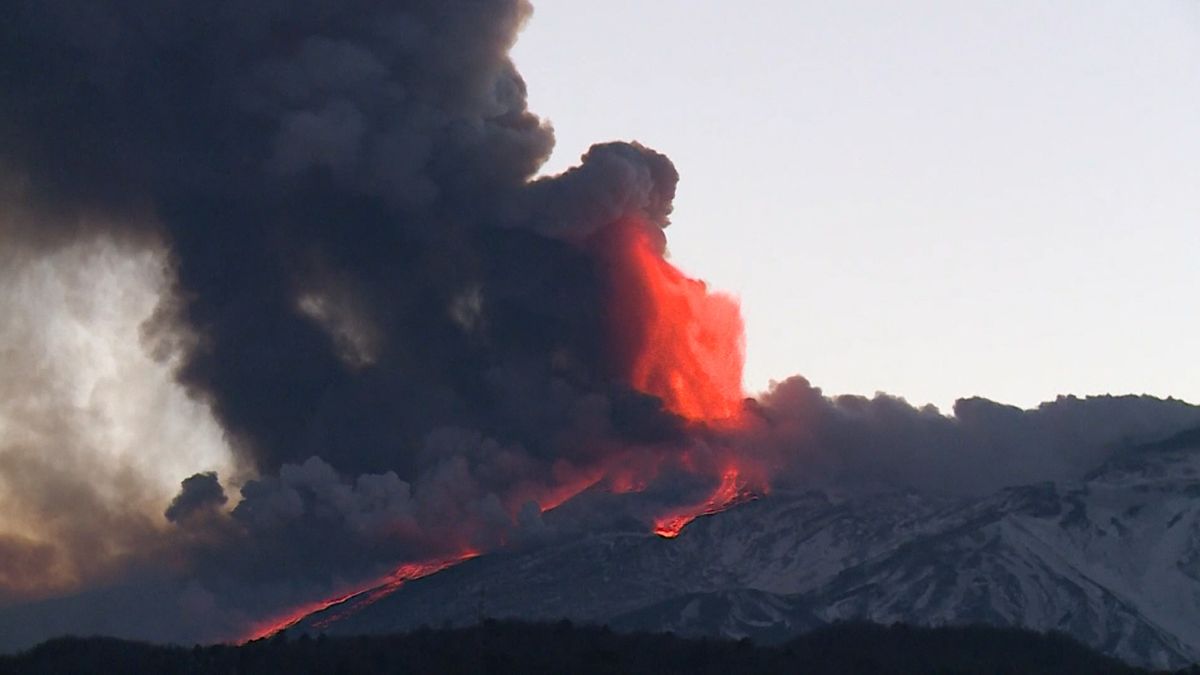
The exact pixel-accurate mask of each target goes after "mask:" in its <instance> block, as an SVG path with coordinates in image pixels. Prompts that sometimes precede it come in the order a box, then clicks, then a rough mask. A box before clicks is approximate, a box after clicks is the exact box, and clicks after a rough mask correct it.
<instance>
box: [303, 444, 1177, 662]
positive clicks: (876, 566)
mask: <svg viewBox="0 0 1200 675" xmlns="http://www.w3.org/2000/svg"><path fill="white" fill-rule="evenodd" d="M1197 497H1200V450H1198V449H1197V444H1196V443H1195V442H1194V439H1191V437H1189V436H1187V435H1182V436H1180V437H1177V438H1176V439H1173V440H1172V441H1170V442H1166V443H1162V444H1157V445H1152V446H1141V447H1136V448H1131V449H1129V450H1127V451H1125V452H1122V453H1118V454H1116V455H1114V456H1113V457H1112V458H1110V459H1109V461H1108V462H1107V463H1106V464H1105V465H1103V466H1101V467H1099V468H1098V469H1096V470H1095V471H1093V472H1092V473H1091V474H1089V475H1088V476H1087V477H1086V478H1084V479H1083V480H1081V481H1078V482H1074V483H1061V484H1054V483H1044V484H1038V485H1030V486H1024V487H1018V488H1010V489H1006V490H1002V491H1000V492H998V493H996V494H994V495H991V496H989V497H986V498H982V499H973V500H963V499H949V498H940V497H931V496H928V495H920V494H916V493H912V492H891V493H872V494H857V495H846V494H837V493H831V492H821V491H809V492H802V493H786V492H782V493H776V494H772V495H771V496H769V497H768V498H764V499H761V500H758V501H755V502H751V503H747V504H743V505H741V506H739V507H737V508H734V509H731V510H729V511H726V512H723V513H720V514H716V515H713V516H709V517H705V518H700V519H698V520H696V521H695V522H694V523H692V524H691V525H690V526H689V527H688V528H687V529H685V530H684V532H683V533H682V534H681V535H680V536H679V537H678V538H677V539H671V540H666V539H661V538H658V537H656V536H653V535H649V534H641V533H630V532H609V533H605V534H596V535H592V536H588V537H583V538H578V539H574V540H571V541H568V542H565V543H559V544H556V545H550V546H544V547H541V548H537V549H531V550H527V551H509V552H505V553H500V554H493V555H490V556H485V557H482V558H478V559H475V560H471V561H468V562H466V563H463V564H462V565H459V566H458V567H455V568H452V569H449V570H446V571H444V572H442V573H439V574H437V575H434V576H431V577H428V578H425V579H420V580H417V581H414V582H410V583H409V584H407V585H406V586H404V587H402V588H400V589H399V590H398V591H396V592H395V593H393V594H391V595H390V596H388V597H385V598H383V599H381V600H379V601H378V602H376V603H374V604H372V605H368V606H366V607H364V608H362V609H361V610H359V611H357V612H356V613H347V614H346V615H345V616H340V615H339V614H338V612H337V611H336V609H337V608H333V609H332V610H329V611H327V612H325V613H318V614H316V615H313V616H310V617H308V618H307V619H305V620H304V621H302V622H301V623H300V624H299V625H298V626H296V627H295V629H294V630H297V631H300V632H322V631H325V632H330V633H339V634H351V633H364V632H366V633H381V632H389V631H394V630H402V629H408V628H414V627H417V626H420V625H431V626H438V625H442V624H446V623H449V624H455V625H461V624H467V623H472V622H475V621H478V620H479V619H480V618H481V617H483V616H489V617H498V618H499V617H518V618H524V619H557V618H569V619H572V620H578V621H586V622H595V623H608V624H611V625H613V626H615V627H626V628H636V629H655V628H656V629H670V630H675V631H678V632H680V633H682V634H688V635H722V636H727V637H744V636H751V637H755V638H758V639H762V640H767V641H778V640H781V639H784V638H786V637H787V636H788V635H792V634H795V633H796V632H798V631H802V630H806V629H808V628H811V627H812V626H814V625H817V624H819V623H821V622H832V621H838V620H859V619H863V620H871V621H876V622H881V623H892V622H905V623H914V624H919V625H935V626H936V625H951V624H966V623H987V624H992V625H1000V626H1020V627H1027V628H1033V629H1038V630H1049V629H1054V630H1060V631H1063V632H1066V633H1068V634H1070V635H1072V636H1074V637H1076V638H1077V639H1079V640H1080V641H1082V642H1084V643H1085V644H1088V645H1091V646H1093V647H1095V648H1097V649H1099V650H1101V651H1103V652H1105V653H1107V654H1110V655H1113V656H1117V657H1119V658H1122V659H1125V660H1127V661H1130V662H1133V663H1139V664H1144V665H1150V666H1155V667H1178V666H1180V665H1183V664H1185V663H1189V662H1194V661H1196V660H1198V659H1200V499H1198V498H1197Z"/></svg>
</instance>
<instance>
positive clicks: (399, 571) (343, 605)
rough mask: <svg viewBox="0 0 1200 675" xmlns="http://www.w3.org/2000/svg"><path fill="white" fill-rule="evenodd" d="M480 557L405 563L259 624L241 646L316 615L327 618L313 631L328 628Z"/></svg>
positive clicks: (463, 555) (475, 553) (469, 555)
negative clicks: (401, 590)
mask: <svg viewBox="0 0 1200 675" xmlns="http://www.w3.org/2000/svg"><path fill="white" fill-rule="evenodd" d="M478 555H479V552H478V551H474V550H469V551H466V552H464V553H461V554H459V555H456V556H450V557H447V558H438V559H434V560H425V561H420V562H413V563H405V564H403V565H400V566H399V567H397V568H396V569H395V570H393V571H392V572H390V573H389V574H388V575H387V576H385V577H383V578H381V579H376V580H375V581H373V582H371V583H369V584H365V585H363V586H362V587H360V588H358V589H357V590H354V591H351V592H349V593H342V594H340V595H337V596H335V597H332V598H327V599H325V600H320V601H317V602H311V603H307V604H305V605H302V606H300V607H297V608H295V609H292V610H289V611H288V612H287V613H286V614H284V615H282V616H276V617H274V618H272V619H268V620H266V621H262V622H259V623H257V624H255V626H254V627H253V628H252V629H251V630H250V633H249V635H248V636H247V637H244V638H242V639H240V640H238V642H250V641H251V640H260V639H263V638H268V637H271V636H272V635H275V634H276V633H278V632H280V631H283V630H287V629H288V628H291V627H292V626H295V625H296V624H297V623H299V622H300V621H301V620H302V619H304V618H305V617H307V616H309V615H311V614H313V613H315V612H327V613H326V614H325V616H322V617H320V618H319V619H317V620H315V621H314V622H313V624H312V626H313V628H318V629H320V628H324V627H326V626H328V625H329V624H331V623H333V622H335V621H337V620H339V619H341V618H343V617H346V616H349V615H350V614H353V613H354V612H356V611H358V610H360V609H362V608H363V607H365V606H367V605H369V604H371V603H373V602H375V601H376V600H378V599H380V598H382V597H384V596H385V595H388V594H390V593H393V592H394V591H396V590H397V589H399V588H400V587H401V586H403V585H404V584H405V583H407V582H409V581H413V580H415V579H420V578H422V577H427V576H429V575H430V574H434V573H436V572H441V571H442V570H444V569H446V568H447V567H452V566H454V565H457V564H458V563H460V562H463V561H465V560H470V559H471V558H475V557H477V556H478Z"/></svg>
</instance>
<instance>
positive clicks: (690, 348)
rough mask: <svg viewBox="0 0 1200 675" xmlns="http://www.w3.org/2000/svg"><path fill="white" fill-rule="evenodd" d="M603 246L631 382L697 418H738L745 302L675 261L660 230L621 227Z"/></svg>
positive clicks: (619, 349) (613, 315)
mask: <svg viewBox="0 0 1200 675" xmlns="http://www.w3.org/2000/svg"><path fill="white" fill-rule="evenodd" d="M602 247H603V248H604V250H605V254H606V255H605V258H606V259H607V262H608V273H609V285H610V293H611V296H610V298H609V307H608V310H609V313H610V324H611V333H612V339H611V342H612V345H613V348H614V352H615V354H614V355H615V357H616V360H617V363H618V367H619V368H621V369H622V370H623V371H624V374H625V376H626V377H627V378H628V381H629V384H630V385H632V386H633V387H634V388H635V389H637V390H639V391H642V392H644V393H647V394H652V395H654V396H657V397H658V398H660V399H662V402H663V405H664V406H665V407H666V408H667V409H668V410H670V411H671V412H673V413H675V414H676V415H679V416H680V417H682V418H684V419H686V420H688V421H691V422H719V421H723V420H734V419H735V418H736V417H738V415H739V414H740V413H741V410H742V401H743V398H744V394H743V393H742V363H743V360H744V355H745V338H744V332H743V327H742V314H741V310H740V308H739V307H738V303H737V300H735V299H734V298H733V297H731V296H729V295H725V294H722V293H713V292H710V291H709V290H708V286H707V285H706V284H705V283H704V282H703V281H700V280H698V279H692V278H689V277H687V276H686V275H684V274H683V273H682V272H680V271H679V270H678V269H676V268H675V266H674V265H672V264H671V263H669V262H667V260H666V258H664V257H663V254H664V252H665V250H666V239H665V238H664V236H663V232H662V230H661V229H659V228H657V227H653V226H650V225H647V224H644V223H642V222H639V221H636V220H627V221H623V222H621V223H617V224H614V225H613V226H611V227H610V228H608V231H607V232H605V238H604V241H603V243H602Z"/></svg>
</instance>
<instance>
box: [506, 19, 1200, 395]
mask: <svg viewBox="0 0 1200 675" xmlns="http://www.w3.org/2000/svg"><path fill="white" fill-rule="evenodd" d="M534 3H535V13H534V17H533V19H532V21H531V22H530V24H529V25H528V27H527V28H526V29H525V32H524V33H523V35H522V37H521V38H520V41H519V43H518V45H517V48H516V50H515V54H514V57H515V59H516V61H517V65H518V67H519V68H520V70H521V72H522V73H523V74H524V76H525V79H526V81H527V83H528V85H529V92H530V105H531V107H532V109H533V110H534V111H535V112H537V113H539V114H541V115H542V116H543V117H546V118H548V119H549V120H550V121H551V122H552V123H553V124H554V126H555V129H556V131H557V137H558V146H557V148H556V150H555V154H554V156H553V158H552V159H551V161H550V164H549V166H548V167H547V170H548V171H550V172H555V171H559V170H561V169H563V168H565V167H567V166H570V165H572V164H574V163H576V162H577V161H578V158H579V155H580V154H582V153H583V151H584V150H586V148H587V147H588V146H589V145H590V144H592V143H594V142H599V141H605V140H618V139H620V140H638V141H641V142H643V143H645V144H647V145H649V146H651V147H653V148H655V149H657V150H660V151H662V152H664V153H666V154H667V155H669V156H670V157H671V158H672V159H673V160H674V161H675V164H676V166H677V167H678V168H679V171H680V174H681V181H680V186H679V192H678V196H677V198H676V202H675V213H674V215H673V218H672V220H673V225H672V226H671V228H670V230H669V236H670V246H671V250H672V255H673V261H674V262H675V263H676V264H677V265H678V266H680V267H681V268H682V269H684V270H685V271H687V272H689V273H692V274H693V275H695V276H699V277H702V278H704V279H706V280H708V281H709V282H710V284H711V285H712V286H714V287H716V288H719V289H724V290H727V291H730V292H732V293H734V294H736V295H738V296H740V298H741V300H742V308H743V312H744V314H745V318H746V324H747V367H746V384H747V386H748V388H749V389H750V390H751V391H757V390H760V389H762V388H764V387H766V385H767V383H768V381H769V380H772V379H777V380H778V379H783V378H784V377H787V376H789V375H792V374H800V375H804V376H805V377H807V378H808V379H809V380H810V381H812V382H813V384H815V385H817V386H820V387H821V388H822V389H824V390H825V391H826V392H827V393H830V394H839V393H861V394H872V393H874V392H876V391H886V392H888V393H891V394H896V395H900V396H903V397H905V398H906V399H908V400H909V401H910V402H912V403H915V404H920V403H926V402H932V403H935V404H936V405H938V406H939V407H940V408H942V409H943V410H944V411H946V410H947V409H948V407H949V405H950V404H951V402H952V401H953V400H954V399H955V398H958V397H961V396H970V395H981V396H987V397H989V398H993V399H995V400H998V401H1002V402H1007V403H1014V404H1018V405H1022V406H1032V405H1036V404H1037V403H1038V402H1040V401H1042V400H1047V399H1052V398H1054V396H1056V395H1057V394H1068V393H1070V394H1078V395H1083V394H1098V393H1114V394H1121V393H1148V394H1154V395H1158V396H1168V395H1171V396H1175V397H1177V398H1183V399H1185V400H1188V401H1191V402H1200V354H1198V353H1197V352H1198V350H1197V346H1198V344H1200V266H1198V265H1197V263H1196V258H1197V255H1198V254H1200V2H1195V1H1184V0H1165V1H1160V2H1159V1H1156V2H1129V1H1128V0H1120V1H1108V0H1060V1H1058V2H1046V1H1044V0H1039V1H1036V2H1034V1H1030V0H1016V1H1013V0H1006V1H1003V2H1000V1H995V2H991V1H989V2H975V1H972V2H963V1H962V0H946V1H943V2H931V1H915V2H904V3H897V2H882V1H880V2H868V1H847V0H837V1H834V0H829V1H826V2H801V1H797V0H749V1H743V2H737V3H731V2H717V1H715V0H534Z"/></svg>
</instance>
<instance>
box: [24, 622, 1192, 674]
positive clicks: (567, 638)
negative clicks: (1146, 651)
mask: <svg viewBox="0 0 1200 675" xmlns="http://www.w3.org/2000/svg"><path fill="white" fill-rule="evenodd" d="M1149 672H1150V671H1146V670H1141V669H1137V668H1132V667H1130V666H1127V665H1125V664H1123V663H1120V662H1119V661H1115V660H1113V659H1110V658H1108V657H1105V656H1102V655H1100V654H1097V653H1096V652H1093V651H1091V650H1089V649H1088V648H1086V647H1084V646H1083V645H1081V644H1079V643H1078V642H1076V641H1074V640H1072V639H1071V638H1069V637H1067V636H1065V635H1061V634H1056V633H1049V634H1039V633H1034V632H1030V631H1024V630H1016V629H1000V628H990V627H982V626H975V627H962V628H914V627H909V626H902V625H894V626H879V625H874V624H857V623H855V624H850V623H847V624H838V625H834V626H829V627H826V628H822V629H819V630H817V631H814V632H811V633H808V634H806V635H802V636H800V637H798V638H796V639H795V640H792V641H791V642H788V643H786V644H783V645H779V646H761V645H756V644H753V643H752V642H750V641H749V640H741V641H736V642H735V641H729V640H711V639H705V640H689V639H683V638H679V637H676V636H674V635H670V634H645V633H636V634H621V633H614V632H612V631H610V630H608V629H607V628H603V627H590V626H574V625H572V624H571V623H569V622H565V621H564V622H559V623H555V624H544V623H543V624H536V623H522V622H512V621H503V622H499V621H486V622H484V623H483V624H482V625H479V626H474V627H470V628H452V629H442V630H430V629H421V630H417V631H414V632H412V633H406V634H401V635H387V636H363V637H326V636H319V637H316V638H313V637H309V636H301V637H299V638H289V637H287V636H282V635H281V636H277V637H275V638H272V639H269V640H260V641H257V642H253V643H250V644H246V645H242V646H230V645H214V646H196V647H192V648H187V647H174V646H155V645H148V644H142V643H137V642H126V641H122V640H116V639H111V638H59V639H55V640H51V641H49V642H46V643H43V644H42V645H39V646H38V647H35V648H33V649H31V650H29V651H27V652H24V653H21V654H18V655H15V656H0V674H8V673H13V674H14V675H15V674H18V673H19V674H20V675H39V674H43V673H47V674H48V673H54V674H58V673H72V674H78V675H89V674H92V673H95V674H97V675H100V674H103V675H108V674H110V673H155V674H163V675H171V674H178V675H210V674H211V675H218V674H219V675H250V674H252V673H289V674H293V675H302V674H306V673H313V674H317V673H320V674H322V675H324V674H331V675H341V674H347V675H349V674H354V675H359V674H367V675H370V674H374V673H497V674H499V673H522V674H526V673H530V674H532V673H579V674H587V673H645V674H647V675H660V674H662V673H689V674H693V673H696V674H702V673H714V674H717V673H719V674H721V675H725V674H727V673H805V674H807V675H825V674H834V673H837V674H857V673H862V674H864V675H866V674H870V675H888V674H893V673H894V674H897V675H899V674H901V673H903V674H905V675H909V674H913V673H929V674H938V675H950V674H952V673H964V674H967V673H970V674H975V673H995V674H1001V673H1003V674H1012V675H1018V674H1019V675H1037V674H1039V673H1045V674H1047V675H1050V674H1053V675H1070V674H1071V673H1080V674H1086V675H1102V674H1105V673H1112V674H1114V675H1115V674H1118V673H1119V674H1126V673H1128V674H1134V673H1149ZM1178 673H1179V674H1180V675H1183V674H1188V675H1200V667H1192V668H1191V669H1187V670H1183V671H1178Z"/></svg>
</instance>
